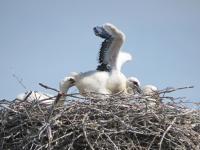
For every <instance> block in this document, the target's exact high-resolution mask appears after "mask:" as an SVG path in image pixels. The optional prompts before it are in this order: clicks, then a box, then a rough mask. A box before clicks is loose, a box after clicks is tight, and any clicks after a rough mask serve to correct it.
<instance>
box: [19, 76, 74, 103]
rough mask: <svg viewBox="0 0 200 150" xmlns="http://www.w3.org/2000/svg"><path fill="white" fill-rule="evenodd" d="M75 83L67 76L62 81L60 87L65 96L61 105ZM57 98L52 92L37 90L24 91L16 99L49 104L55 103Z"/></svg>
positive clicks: (60, 101)
mask: <svg viewBox="0 0 200 150" xmlns="http://www.w3.org/2000/svg"><path fill="white" fill-rule="evenodd" d="M73 85H74V81H73V80H71V77H65V79H64V80H63V81H61V82H60V87H59V88H60V92H61V93H62V95H63V96H61V98H60V100H59V101H58V103H59V105H63V103H64V100H65V95H66V94H67V92H68V89H69V88H70V87H72V86H73ZM55 99H56V97H55V96H53V95H51V94H47V93H43V92H37V91H28V92H24V93H21V94H19V95H18V96H17V97H16V100H18V101H24V100H26V101H28V102H33V101H36V102H38V103H40V104H44V105H47V106H49V105H51V104H53V102H54V101H55Z"/></svg>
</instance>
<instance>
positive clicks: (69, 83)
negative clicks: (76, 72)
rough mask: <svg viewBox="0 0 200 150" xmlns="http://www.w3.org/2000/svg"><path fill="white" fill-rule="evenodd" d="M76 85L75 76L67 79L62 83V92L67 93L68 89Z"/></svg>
mask: <svg viewBox="0 0 200 150" xmlns="http://www.w3.org/2000/svg"><path fill="white" fill-rule="evenodd" d="M74 85H75V78H74V77H73V76H70V77H65V78H64V80H62V81H60V92H62V93H66V92H67V91H68V89H69V88H70V87H72V86H74Z"/></svg>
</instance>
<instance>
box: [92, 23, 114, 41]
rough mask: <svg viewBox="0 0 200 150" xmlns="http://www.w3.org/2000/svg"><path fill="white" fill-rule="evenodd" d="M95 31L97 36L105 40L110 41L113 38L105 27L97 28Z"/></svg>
mask: <svg viewBox="0 0 200 150" xmlns="http://www.w3.org/2000/svg"><path fill="white" fill-rule="evenodd" d="M93 30H94V33H95V35H96V36H99V37H101V38H103V39H108V38H110V37H111V35H110V34H109V33H108V32H107V31H106V30H105V29H104V28H103V27H100V26H96V27H94V28H93Z"/></svg>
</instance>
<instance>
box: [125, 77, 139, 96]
mask: <svg viewBox="0 0 200 150" xmlns="http://www.w3.org/2000/svg"><path fill="white" fill-rule="evenodd" d="M127 82H128V88H129V91H132V92H133V93H136V92H137V93H141V89H140V81H139V80H138V79H137V78H136V77H129V78H128V79H127ZM132 92H130V93H132Z"/></svg>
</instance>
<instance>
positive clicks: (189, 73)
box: [0, 0, 200, 101]
mask: <svg viewBox="0 0 200 150" xmlns="http://www.w3.org/2000/svg"><path fill="white" fill-rule="evenodd" d="M107 22H109V23H112V24H114V25H115V26H117V27H118V28H119V29H120V30H121V31H123V32H124V34H125V35H126V41H125V43H124V45H123V47H122V50H124V51H126V52H129V53H130V54H131V55H132V56H133V60H132V61H131V62H129V63H127V64H125V65H124V67H123V69H122V72H123V73H124V74H125V75H126V76H127V77H129V76H135V77H137V78H138V79H139V80H140V82H141V84H142V85H146V84H153V85H155V86H157V87H158V88H159V89H164V88H166V87H184V86H190V85H193V86H194V88H193V89H187V90H182V91H177V92H175V96H177V97H187V99H188V100H190V101H200V94H199V91H200V69H199V68H200V67H198V66H200V58H199V57H200V1H199V0H167V1H164V0H151V1H149V0H123V1H120V0H119V1H116V0H109V1H108V0H101V1H94V0H84V1H78V0H73V1H72V0H58V1H55V0H42V1H41V0H34V1H27V0H17V1H16V0H1V1H0V73H1V75H0V77H1V78H0V83H1V87H0V91H1V92H0V99H9V100H12V99H14V98H15V97H16V96H17V95H18V94H19V93H22V92H24V91H26V90H36V91H44V92H49V93H51V92H52V91H49V90H45V89H43V88H42V87H40V86H39V85H38V83H43V84H47V85H49V86H51V87H54V88H57V89H58V87H59V81H60V80H61V79H63V78H64V77H65V76H67V75H69V74H70V72H74V71H75V72H85V71H89V70H94V69H96V67H97V57H98V50H99V48H100V44H101V42H102V39H100V38H98V37H96V36H95V35H94V33H93V27H94V26H97V25H102V24H104V23H107ZM18 80H20V81H22V83H23V86H25V87H23V86H22V84H19V81H18ZM25 88H26V89H25Z"/></svg>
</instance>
